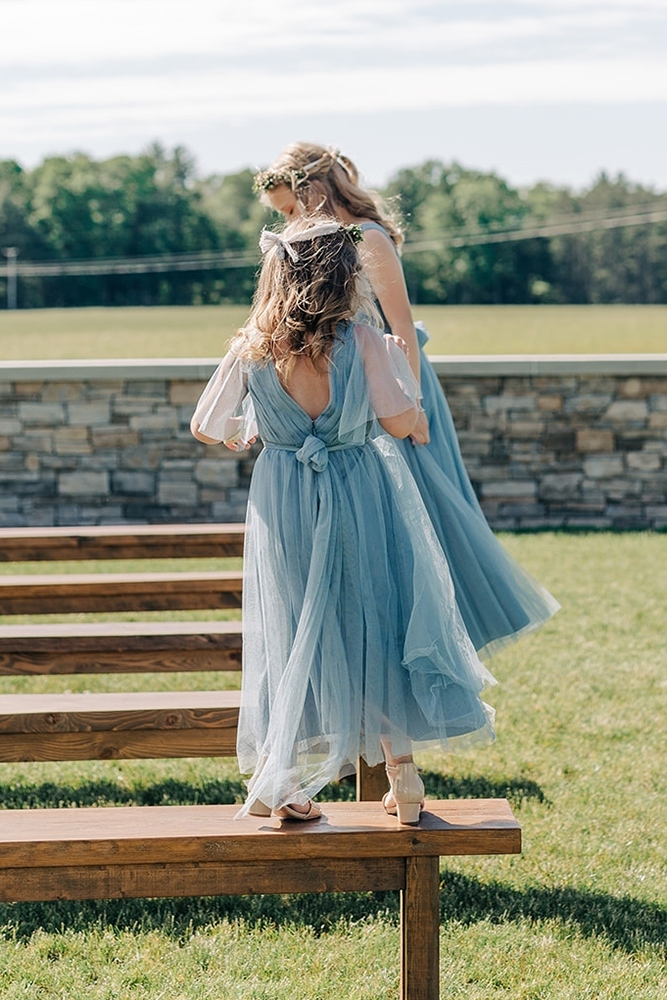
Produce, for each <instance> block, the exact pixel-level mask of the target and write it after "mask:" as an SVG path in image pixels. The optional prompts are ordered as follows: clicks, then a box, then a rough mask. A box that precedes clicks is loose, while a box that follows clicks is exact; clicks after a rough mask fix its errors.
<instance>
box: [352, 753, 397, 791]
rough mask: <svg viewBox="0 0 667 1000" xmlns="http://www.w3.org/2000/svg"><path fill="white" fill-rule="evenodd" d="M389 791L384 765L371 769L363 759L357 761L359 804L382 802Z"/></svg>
mask: <svg viewBox="0 0 667 1000" xmlns="http://www.w3.org/2000/svg"><path fill="white" fill-rule="evenodd" d="M388 790H389V782H388V780H387V772H386V771H385V769H384V764H377V765H376V767H369V766H368V764H367V763H366V761H365V760H364V758H363V757H359V759H358V760H357V802H380V801H381V800H382V796H383V795H384V793H385V792H386V791H388Z"/></svg>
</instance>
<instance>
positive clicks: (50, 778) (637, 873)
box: [0, 534, 667, 1000]
mask: <svg viewBox="0 0 667 1000" xmlns="http://www.w3.org/2000/svg"><path fill="white" fill-rule="evenodd" d="M503 541H504V542H505V544H506V545H507V547H508V548H509V549H510V550H511V551H512V553H513V554H514V555H515V556H517V558H519V559H520V560H521V562H522V563H523V564H524V565H525V566H526V567H527V568H528V569H529V570H531V571H532V572H533V573H534V574H535V575H536V576H537V577H538V578H540V579H541V580H543V582H544V583H545V584H546V585H547V586H548V587H549V588H550V589H551V590H552V592H553V593H554V594H555V595H556V596H557V597H558V598H559V600H560V601H561V603H562V604H563V610H562V611H561V612H560V613H559V615H557V616H556V618H555V619H554V620H553V621H552V622H550V623H549V624H548V625H547V626H546V627H545V628H544V629H543V630H542V631H541V632H539V633H537V634H536V635H533V636H530V637H528V638H526V639H524V640H523V641H522V642H521V643H519V644H518V645H517V646H516V647H512V648H510V649H508V650H505V651H504V652H503V654H502V655H501V656H500V657H499V658H498V659H497V660H496V661H494V664H493V669H494V672H495V673H496V675H497V676H498V678H499V680H500V682H501V683H500V686H499V687H498V688H494V689H493V690H492V691H491V692H490V695H489V701H491V702H492V703H493V704H494V705H495V707H496V708H497V712H498V741H497V743H496V744H495V745H494V746H493V747H491V748H489V749H486V750H480V751H478V752H475V753H474V754H471V755H470V756H466V757H463V758H459V759H451V758H449V759H443V758H442V757H440V756H438V755H436V754H432V755H430V756H428V757H425V758H424V759H423V760H422V761H421V763H422V765H423V767H424V771H425V782H426V787H427V794H428V795H430V796H445V797H446V796H467V795H473V796H476V795H477V796H486V795H492V796H493V795H507V796H509V798H510V799H511V801H512V803H513V806H514V809H515V811H516V814H517V816H518V818H519V819H520V821H521V823H522V826H523V829H524V852H523V855H522V856H521V857H504V858H477V859H455V860H454V859H449V860H447V861H446V862H443V868H442V893H441V914H442V930H441V944H442V972H441V995H442V997H443V998H445V997H447V998H450V997H452V998H460V1000H664V998H665V996H667V864H666V862H665V857H666V855H665V831H666V830H667V777H666V772H665V744H666V741H667V657H666V655H665V646H664V608H665V602H666V599H667V536H665V535H657V534H653V535H650V534H627V535H616V534H614V535H605V534H593V535H585V534H580V535H556V534H536V535H518V536H504V537H503ZM78 568H79V569H80V570H82V569H83V567H81V564H79V567H78ZM98 568H99V569H102V568H103V567H102V566H100V565H98ZM104 568H107V567H104ZM86 569H88V567H86ZM88 680H89V681H91V680H92V679H88ZM97 680H99V678H98V679H96V680H95V683H97ZM130 680H131V683H132V686H140V685H143V684H144V683H145V682H146V679H145V678H130V679H128V681H130ZM60 681H61V682H68V683H69V684H70V685H73V684H74V683H78V680H77V681H75V679H74V678H69V679H67V678H62V679H60ZM180 681H181V682H182V683H183V685H184V686H186V685H190V684H193V683H194V681H193V679H192V677H191V676H190V677H185V676H183V677H182V678H180ZM40 683H42V682H40ZM51 683H54V685H55V681H52V682H51ZM11 686H12V685H11V682H9V681H4V680H3V689H4V690H8V689H9V687H11ZM0 780H1V795H2V803H3V804H4V805H5V806H8V807H14V808H17V807H19V808H20V807H27V806H37V805H52V806H78V805H96V804H97V805H102V804H121V803H122V804H127V803H146V804H151V803H165V804H169V803H180V802H225V801H227V802H232V801H235V800H239V798H240V796H241V792H242V788H241V784H240V781H239V775H238V773H237V771H236V770H235V767H234V763H233V761H216V760H181V761H127V762H125V761H123V762H90V763H73V764H66V763H63V764H23V765H3V767H2V770H1V771H0ZM346 794H348V790H347V789H346V788H344V787H343V788H338V787H336V788H332V789H330V790H327V793H326V795H324V796H323V798H327V797H332V796H334V795H337V796H339V797H340V796H342V795H346ZM325 810H326V807H325ZM0 821H1V813H0ZM0 992H1V995H2V997H3V1000H19V998H21V1000H25V998H42V997H44V998H65V997H67V998H76V1000H78V998H82V1000H83V998H85V1000H111V998H117V1000H126V998H133V1000H134V998H141V1000H274V998H275V1000H277V998H281V1000H282V998H284V997H286V996H289V997H294V998H298V1000H334V998H335V1000H394V998H395V997H396V996H397V994H398V909H397V900H396V897H395V895H394V894H392V893H385V894H377V895H366V894H358V895H354V894H345V895H337V896H312V897H311V896H306V897H292V896H282V897H248V898H231V897H230V898H226V897H219V898H214V899H194V900H163V901H125V902H115V901H114V902H100V903H77V904H67V903H51V904H48V905H47V904H45V905H36V904H20V905H13V906H8V905H4V906H0Z"/></svg>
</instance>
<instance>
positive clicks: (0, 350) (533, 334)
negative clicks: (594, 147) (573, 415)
mask: <svg viewBox="0 0 667 1000" xmlns="http://www.w3.org/2000/svg"><path fill="white" fill-rule="evenodd" d="M247 312H248V310H247V308H246V307H244V306H219V307H218V306H190V307H171V308H166V307H165V308H150V309H147V308H144V309H141V308H136V309H135V308H127V309H47V310H27V311H21V310H18V311H16V312H6V311H3V312H0V359H3V360H13V359H40V358H44V359H53V358H142V357H143V358H152V357H174V358H183V357H191V358H192V357H217V356H219V355H221V354H222V353H224V349H225V344H226V342H227V341H228V340H229V338H230V337H231V335H232V334H233V333H234V332H235V330H236V329H237V328H238V327H239V326H240V325H241V324H242V323H243V322H244V320H245V319H246V317H247ZM414 313H415V317H416V318H417V319H422V320H423V321H424V322H425V323H426V325H427V327H428V328H429V331H430V333H431V342H430V345H429V348H428V353H430V354H652V353H661V352H664V351H667V306H625V305H619V306H417V307H415V310H414Z"/></svg>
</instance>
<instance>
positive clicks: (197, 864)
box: [0, 799, 521, 902]
mask: <svg viewBox="0 0 667 1000" xmlns="http://www.w3.org/2000/svg"><path fill="white" fill-rule="evenodd" d="M238 808H239V807H238V806H234V805H231V806H230V805H222V806H140V807H119V808H103V809H60V810H59V809H53V810H43V809H30V810H22V809H19V810H6V811H2V813H0V872H1V877H0V900H2V901H3V902H9V901H17V900H23V901H27V900H46V899H97V898H104V899H107V898H115V897H140V896H181V895H182V896H194V895H200V894H205V895H213V894H216V893H225V894H227V893H229V894H232V893H263V892H322V891H368V890H372V889H401V888H405V868H404V866H403V865H402V864H401V863H400V862H401V859H405V858H415V859H423V858H425V857H437V856H440V855H477V854H479V855H486V854H516V853H519V852H520V850H521V830H520V827H519V824H518V823H517V821H516V820H515V819H514V817H513V815H512V812H511V810H510V807H509V805H508V803H507V802H506V801H505V800H504V799H472V800H467V799H458V800H457V799H452V800H447V801H444V802H435V801H427V803H426V808H425V811H424V813H423V814H422V818H421V820H420V823H419V826H418V827H401V826H399V825H398V823H397V821H396V819H395V817H391V816H388V815H387V814H386V813H385V811H384V809H383V808H382V805H381V804H380V803H378V802H332V803H329V802H327V803H324V804H323V807H322V808H323V812H324V816H323V817H322V819H320V820H316V821H313V822H309V823H297V822H289V821H286V822H281V821H280V820H278V819H275V818H264V817H262V818H259V817H252V816H249V817H247V818H245V819H243V820H236V819H235V818H234V817H235V814H236V812H237V811H238ZM319 862H322V863H319ZM436 875H437V865H436Z"/></svg>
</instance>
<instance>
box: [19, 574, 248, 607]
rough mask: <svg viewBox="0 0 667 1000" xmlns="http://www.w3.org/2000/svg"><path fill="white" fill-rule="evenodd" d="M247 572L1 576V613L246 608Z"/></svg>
mask: <svg viewBox="0 0 667 1000" xmlns="http://www.w3.org/2000/svg"><path fill="white" fill-rule="evenodd" d="M242 587H243V574H242V573H241V572H234V571H220V572H199V573H196V572H176V573H76V574H74V573H73V574H57V575H55V574H54V575H51V576H32V575H24V576H2V577H0V614H3V615H18V614H20V615H35V614H70V613H75V612H81V613H85V612H95V611H103V612H106V611H174V610H176V611H178V610H196V609H211V608H240V607H241V593H242Z"/></svg>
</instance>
